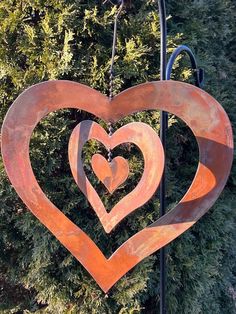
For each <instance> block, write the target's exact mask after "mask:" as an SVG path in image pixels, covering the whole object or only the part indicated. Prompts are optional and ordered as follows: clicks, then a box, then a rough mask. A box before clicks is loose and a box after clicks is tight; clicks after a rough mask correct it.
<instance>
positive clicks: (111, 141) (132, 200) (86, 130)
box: [69, 120, 165, 233]
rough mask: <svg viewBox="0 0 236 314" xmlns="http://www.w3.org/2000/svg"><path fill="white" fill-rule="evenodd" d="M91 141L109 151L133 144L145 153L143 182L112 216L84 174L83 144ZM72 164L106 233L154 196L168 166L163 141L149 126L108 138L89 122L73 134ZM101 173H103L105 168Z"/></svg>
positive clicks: (137, 126) (133, 126) (129, 126)
mask: <svg viewBox="0 0 236 314" xmlns="http://www.w3.org/2000/svg"><path fill="white" fill-rule="evenodd" d="M90 139H95V140H97V141H99V142H101V143H102V144H103V145H104V146H105V147H106V149H107V150H113V149H114V148H115V147H116V146H118V145H121V144H123V143H133V144H135V145H136V146H137V147H138V148H139V149H140V151H141V152H142V154H143V159H144V170H143V175H142V177H141V179H140V181H139V182H138V184H137V186H136V187H135V189H134V190H133V191H131V192H130V193H129V194H127V195H126V196H125V197H124V198H122V199H121V200H120V201H119V202H118V203H117V204H116V205H115V206H114V207H113V208H112V209H111V211H110V212H109V213H108V212H107V211H106V209H105V207H104V205H103V203H102V201H101V199H100V197H99V195H98V194H97V192H96V191H95V189H94V188H93V186H92V185H91V183H90V182H89V180H88V178H87V177H86V174H85V172H84V167H83V161H82V158H81V155H82V150H83V147H84V144H85V143H86V142H87V141H88V140H90ZM95 158H97V157H95ZM69 161H70V167H71V171H72V174H73V177H74V179H75V182H76V183H77V185H78V187H79V188H80V190H81V191H82V192H83V193H84V195H85V196H86V197H87V199H88V201H89V203H90V204H91V206H92V207H93V209H94V211H95V212H96V214H97V216H98V218H99V219H100V221H101V224H102V225H103V227H104V230H105V231H106V232H107V233H109V232H111V231H112V229H113V228H114V227H115V226H116V225H117V224H118V223H119V222H120V221H121V220H122V219H123V218H125V217H126V216H127V215H128V214H130V213H131V212H133V211H134V210H135V209H136V208H138V207H140V206H142V205H143V204H145V203H146V202H147V201H148V200H149V199H150V198H151V197H152V195H153V194H154V193H155V191H156V189H157V187H158V185H159V183H160V181H161V177H162V173H163V168H164V163H165V161H164V152H163V149H162V145H161V141H160V139H159V137H158V135H157V134H156V132H155V131H154V130H153V129H152V128H151V127H150V126H148V125H146V124H144V123H141V122H133V123H129V124H127V125H125V126H123V127H122V128H120V129H118V130H117V131H116V132H115V133H114V134H113V135H112V136H109V135H108V134H107V133H106V131H105V130H104V129H103V128H102V127H101V126H100V125H99V124H97V123H96V122H93V121H89V120H85V121H82V122H81V123H79V124H78V126H77V127H76V128H75V129H74V131H73V132H72V134H71V138H70V141H69ZM100 171H101V172H103V169H101V170H100ZM122 173H123V174H124V175H125V176H126V175H127V169H126V168H124V169H122ZM123 174H122V176H123Z"/></svg>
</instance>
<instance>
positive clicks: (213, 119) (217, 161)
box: [2, 81, 233, 292]
mask: <svg viewBox="0 0 236 314" xmlns="http://www.w3.org/2000/svg"><path fill="white" fill-rule="evenodd" d="M61 108H77V109H80V110H85V111H87V112H90V113H92V114H94V115H96V116H97V117H99V118H101V119H103V120H105V121H111V122H115V121H117V120H119V119H121V118H123V117H125V116H127V115H129V114H132V113H134V112H137V111H142V110H153V109H160V110H164V111H168V112H171V113H173V114H175V115H176V116H178V117H179V118H181V119H182V120H183V121H185V122H186V124H187V125H188V126H189V127H190V129H191V130H192V131H193V133H194V135H195V137H196V140H197V143H198V146H199V164H198V168H197V172H196V175H195V177H194V179H193V182H192V184H191V186H190V188H189V190H188V191H187V193H186V194H185V196H184V197H183V198H182V200H181V201H180V202H179V203H178V205H176V206H175V207H174V208H173V209H172V210H170V211H169V212H168V213H167V214H166V215H165V216H163V217H161V218H160V219H158V220H157V221H155V222H154V223H153V224H151V225H150V226H148V227H146V228H145V229H143V230H141V231H139V232H138V233H137V234H135V235H134V236H132V237H131V238H130V239H128V240H127V241H126V242H125V243H123V245H122V246H121V247H120V248H118V249H117V250H116V251H115V252H114V253H113V255H112V256H111V257H110V258H109V259H106V258H105V256H104V255H103V253H102V252H101V251H100V250H99V248H98V247H97V246H96V244H95V243H94V242H93V241H92V240H91V239H90V238H89V237H88V235H86V234H85V233H84V232H83V231H82V230H81V229H80V228H79V227H78V226H76V225H75V224H74V223H73V222H72V221H70V220H69V219H68V218H67V217H66V216H65V215H64V214H63V213H62V212H61V211H60V210H59V209H58V208H57V207H56V206H55V205H54V204H53V203H52V202H51V201H50V200H49V199H48V198H47V197H46V195H45V194H44V192H43V191H42V190H41V188H40V186H39V185H38V183H37V181H36V179H35V176H34V173H33V170H32V167H31V163H30V159H29V142H30V136H31V134H32V132H33V130H34V128H35V126H36V125H37V123H38V122H39V121H40V120H41V119H42V118H43V117H44V116H45V115H47V114H48V113H50V112H52V111H55V110H58V109H61ZM90 126H91V130H94V128H95V129H96V128H100V127H98V126H96V124H93V123H91V125H90ZM126 127H127V129H129V128H130V126H129V125H127V126H125V127H124V128H123V131H122V129H121V130H118V131H117V132H119V133H118V134H122V132H124V134H123V136H121V139H118V137H119V136H118V135H117V138H116V135H115V134H114V138H113V140H112V139H111V140H110V142H109V141H107V140H106V135H104V138H103V137H102V138H101V137H100V136H99V138H98V139H102V141H103V143H104V144H108V145H111V147H115V146H116V145H118V144H119V143H123V141H131V142H134V139H136V140H138V138H139V137H138V136H137V132H138V130H137V129H136V127H134V129H133V131H134V133H133V134H132V136H131V135H130V134H127V137H129V136H130V138H125V137H126V136H125V134H126V131H125V128H126ZM147 128H149V127H147ZM78 130H79V127H77V129H76V130H75V131H74V132H75V133H73V134H72V139H71V142H70V145H72V144H71V143H73V141H74V140H75V141H76V140H78V139H80V140H81V136H82V138H83V133H84V132H83V131H82V132H81V133H82V135H81V136H80V135H79V134H78V133H77V132H78ZM102 130H103V129H102V128H101V129H99V130H98V132H101V133H102V132H104V130H103V131H102ZM87 131H88V129H87V130H86V132H85V133H87ZM150 132H151V131H150ZM127 133H129V132H127ZM89 134H90V133H89ZM93 135H94V136H95V137H96V136H97V135H98V133H97V131H96V132H95V133H93ZM133 135H134V136H133ZM141 136H143V133H142V134H141ZM92 137H93V136H92ZM90 138H91V136H90ZM155 138H156V137H155ZM86 139H88V134H86V136H85V139H84V140H86ZM147 140H149V139H147ZM155 141H156V143H157V146H158V140H156V139H155V140H154V142H155ZM79 145H80V144H79ZM75 147H76V146H75ZM77 148H78V145H77ZM152 149H156V150H157V152H158V153H159V152H160V151H161V148H160V147H159V148H157V147H156V145H155V147H152ZM77 152H78V150H77V151H76V148H75V150H74V149H73V147H72V151H71V150H70V159H71V158H72V159H71V164H72V172H73V175H74V177H75V180H76V181H77V183H78V185H79V186H80V183H79V177H78V176H79V175H80V173H81V169H80V159H79V158H78V160H77V161H78V162H79V165H78V164H76V154H77ZM143 153H145V152H144V151H143ZM2 155H3V159H4V164H5V167H6V171H7V173H8V176H9V178H10V180H11V182H12V184H13V186H14V187H15V189H16V191H17V193H18V195H19V196H20V197H21V199H22V200H23V201H24V203H25V204H26V205H27V207H28V208H29V209H30V210H31V212H32V213H33V214H34V215H35V216H36V217H37V218H38V219H39V220H40V221H41V222H42V223H43V224H44V225H45V226H46V227H47V228H48V229H49V230H50V231H51V232H52V233H53V234H54V235H55V236H56V237H57V239H58V240H60V241H61V243H62V244H63V245H64V246H65V247H66V248H67V249H68V250H69V251H70V252H71V253H72V254H73V255H74V256H75V257H76V258H77V259H78V261H80V262H81V263H82V264H83V265H84V267H85V268H86V269H87V270H88V272H89V273H90V274H91V275H92V276H93V277H94V279H95V280H96V281H97V283H98V284H99V286H100V287H101V288H102V289H103V290H104V291H105V292H106V291H108V290H109V289H110V288H111V287H112V286H113V285H114V284H115V282H116V281H117V280H119V279H120V278H121V277H122V276H123V275H124V274H125V273H127V272H128V271H129V270H130V269H131V268H133V267H134V266H135V265H136V264H137V263H139V262H140V261H142V260H143V259H144V258H145V257H147V256H149V255H150V254H152V253H153V252H155V251H156V250H158V249H160V248H162V247H163V246H165V245H166V244H168V243H169V242H171V241H172V240H174V239H175V238H177V237H178V236H179V235H180V234H182V233H183V232H184V231H186V230H187V229H188V228H190V227H191V226H192V225H193V224H194V223H195V222H196V221H197V220H198V219H199V218H200V217H201V216H202V215H204V214H205V213H206V212H207V210H208V209H209V208H210V207H211V206H212V205H213V204H214V202H215V201H216V199H217V198H218V196H219V194H220V193H221V191H222V190H223V188H224V185H225V183H226V180H227V177H228V175H229V172H230V168H231V164H232V156H233V141H232V130H231V126H230V122H229V119H228V117H227V115H226V113H225V111H224V110H223V108H222V107H221V106H220V105H219V104H218V102H217V101H216V100H215V99H214V98H213V97H211V96H210V95H209V94H207V93H206V92H204V91H202V90H200V89H198V88H197V87H194V86H191V85H188V84H186V83H180V82H174V81H166V82H151V83H146V84H142V85H139V86H136V87H133V88H131V89H128V90H126V91H124V92H122V93H121V94H119V95H118V96H116V97H114V99H113V100H111V101H109V99H108V98H107V97H106V96H104V95H102V94H101V93H99V92H98V91H95V90H93V89H91V88H89V87H87V86H84V85H81V84H78V83H73V82H69V81H51V82H46V83H41V84H38V85H35V86H33V87H30V88H29V89H28V90H26V91H25V92H23V93H22V94H21V95H20V96H19V97H18V98H17V99H16V101H15V102H14V104H13V105H12V106H11V108H10V110H9V112H8V113H7V116H6V118H5V121H4V124H3V128H2ZM148 157H149V156H147V158H148ZM156 157H157V158H160V159H159V160H157V163H161V162H162V158H163V156H162V155H160V156H156ZM163 160H164V159H163ZM74 166H75V168H74V169H73V167H74ZM95 168H96V166H95ZM161 169H162V166H159V170H160V173H161ZM156 170H157V169H156ZM160 173H159V175H160ZM121 181H122V180H121ZM157 182H158V179H157V181H156V182H155V184H156V185H157ZM137 187H138V186H137ZM80 188H81V186H80ZM153 190H154V188H153ZM82 191H83V188H82ZM83 192H85V191H83ZM152 192H153V191H152ZM151 194H152V193H150V195H151ZM93 197H94V195H93ZM90 202H91V200H90ZM141 203H142V202H140V203H139V204H138V206H141ZM130 205H131V206H132V204H130ZM135 207H136V206H134V207H133V209H132V210H134V208H135ZM94 209H95V210H96V211H97V208H94ZM113 210H114V209H113ZM132 210H130V208H129V210H128V211H127V212H126V213H125V212H123V213H122V217H120V218H121V219H122V218H124V217H125V215H126V214H129V213H130V212H131V211H132ZM79 213H80V212H79V211H78V214H79ZM97 213H98V215H100V214H99V211H97ZM103 214H105V216H106V212H104V211H102V215H103ZM121 219H118V220H117V221H116V222H115V223H114V224H113V225H112V226H107V229H108V231H109V230H110V228H112V227H114V226H115V225H116V223H117V222H118V221H120V220H121ZM100 220H101V221H102V217H100ZM102 222H103V221H102Z"/></svg>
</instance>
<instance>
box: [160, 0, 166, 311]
mask: <svg viewBox="0 0 236 314" xmlns="http://www.w3.org/2000/svg"><path fill="white" fill-rule="evenodd" d="M158 7H159V19H160V31H161V57H160V75H161V77H160V79H161V81H163V80H166V63H167V56H166V37H167V25H166V8H165V1H164V0H158ZM167 123H168V113H167V112H164V111H161V116H160V138H161V141H162V145H163V149H164V152H165V151H166V129H167ZM165 194H166V186H165V169H164V172H163V176H162V180H161V183H160V215H161V216H163V215H165V212H166V201H165ZM160 314H166V256H165V248H162V249H161V250H160Z"/></svg>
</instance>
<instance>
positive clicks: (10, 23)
mask: <svg viewBox="0 0 236 314" xmlns="http://www.w3.org/2000/svg"><path fill="white" fill-rule="evenodd" d="M167 10H168V14H169V15H168V47H169V48H168V53H171V52H172V51H173V49H174V48H175V47H176V46H177V45H179V44H182V43H184V44H188V45H189V46H190V47H191V48H192V49H193V51H194V53H195V54H196V55H197V58H198V61H199V65H200V66H201V67H203V68H204V70H205V73H206V82H205V89H206V90H207V91H208V92H210V93H211V94H212V95H213V96H214V97H215V98H216V99H217V100H218V101H219V102H220V103H222V105H223V106H224V108H225V110H226V111H227V113H228V114H229V116H230V119H231V121H232V124H233V125H234V126H235V125H236V107H235V100H236V88H235V73H236V66H235V61H236V58H235V51H236V49H235V48H236V41H235V38H236V29H235V12H236V7H235V1H234V0H224V1H222V0H202V1H189V0H180V1H177V0H169V1H167ZM114 14H115V10H114V9H112V6H111V5H109V4H108V3H107V4H106V5H105V4H104V5H103V4H102V1H95V0H90V1H80V0H67V1H63V0H34V1H30V0H21V1H15V0H1V2H0V80H1V84H0V104H1V105H0V117H1V120H2V119H3V117H4V115H5V113H6V111H7V109H8V108H9V106H10V105H11V103H12V101H13V100H14V99H15V98H16V96H17V95H19V93H20V92H22V91H23V90H24V89H25V88H26V87H28V86H30V85H32V84H35V83H37V82H40V81H44V80H50V79H70V80H73V81H78V82H81V83H84V84H87V85H89V86H92V87H94V88H96V89H98V90H100V91H102V92H104V93H108V70H109V64H110V63H109V62H110V55H111V42H112V28H113V19H114ZM159 39H160V32H159V19H158V12H157V5H156V3H155V1H151V0H148V1H139V0H136V1H133V4H132V5H131V6H130V7H128V8H126V10H125V11H124V12H123V13H122V16H121V19H120V24H119V34H118V50H117V57H116V65H115V71H116V78H115V91H116V92H119V91H121V90H124V89H125V88H128V87H130V86H133V85H136V84H138V83H142V82H146V81H150V80H157V79H159V51H160V43H159ZM173 79H177V80H184V81H188V82H192V73H191V71H190V70H189V61H188V60H187V58H185V57H181V58H179V59H178V61H177V63H176V64H175V70H174V74H173ZM85 118H91V117H90V116H89V115H88V114H86V113H84V112H78V111H75V110H61V111H59V112H55V113H53V114H51V115H50V116H48V117H47V118H45V119H44V120H43V121H42V122H41V123H40V124H39V125H38V127H37V129H36V130H35V132H34V134H33V136H32V141H31V160H32V164H33V168H34V170H35V173H36V176H37V178H38V180H39V182H40V184H41V186H42V187H43V189H44V190H45V192H46V193H47V194H48V195H49V198H50V199H51V200H53V201H54V202H55V204H56V205H58V206H60V208H61V209H62V211H63V212H64V213H65V214H66V215H67V216H68V217H70V218H71V219H72V220H73V221H74V222H76V224H78V225H79V226H81V228H83V230H85V231H86V232H87V233H88V234H89V235H90V236H91V238H92V239H93V240H94V241H96V243H97V244H98V245H99V247H100V248H101V249H103V250H106V252H107V254H108V255H109V254H110V253H111V252H112V251H114V250H115V248H116V247H118V246H119V245H120V244H121V243H123V242H124V241H125V240H126V239H127V238H128V237H129V236H130V235H131V234H134V233H135V232H137V231H138V230H140V229H142V228H143V227H145V226H146V225H148V224H150V223H151V222H152V221H154V220H155V219H156V218H157V217H158V214H159V202H158V198H157V197H155V198H153V199H152V200H151V201H150V202H149V203H148V206H144V207H143V208H141V209H139V210H137V211H136V212H135V213H134V214H132V215H130V217H128V218H126V219H125V220H124V221H123V222H122V223H121V224H120V226H119V227H118V228H117V229H116V230H115V231H114V232H113V233H112V236H111V237H109V236H107V235H106V234H105V233H104V231H103V229H102V227H101V226H100V224H99V221H98V219H97V218H96V216H95V214H94V212H93V210H91V208H90V206H89V204H88V203H87V201H86V200H85V199H84V197H83V196H82V195H81V193H80V192H79V191H78V188H77V186H76V185H75V183H74V182H73V179H72V178H71V174H70V169H69V164H68V160H67V144H68V138H69V136H70V134H71V131H72V129H73V128H74V126H75V125H76V124H77V123H78V122H79V121H81V120H83V119H85ZM128 121H144V122H146V123H148V124H150V125H151V126H152V127H153V128H154V129H156V130H157V131H158V129H159V125H158V121H159V113H158V112H148V113H139V114H136V115H133V116H130V117H127V118H125V119H123V120H122V121H121V123H119V124H117V125H115V126H114V127H115V128H118V127H119V126H120V125H121V124H125V123H127V122H128ZM167 142H168V143H167V145H168V152H167V156H166V158H167V187H168V189H167V201H168V208H171V207H172V206H173V204H175V203H176V202H178V201H179V200H180V198H181V197H182V196H183V194H184V193H185V192H186V190H187V188H188V186H189V184H190V182H191V180H192V178H193V175H194V172H195V170H196V164H197V160H198V150H197V146H196V142H195V140H194V138H193V135H192V134H191V133H190V131H189V130H188V128H187V127H186V126H185V125H184V124H183V123H182V122H181V121H178V119H176V117H174V116H171V117H170V123H169V129H168V141H167ZM98 149H101V150H102V147H99V145H98V144H96V143H93V142H90V143H88V144H87V145H86V146H85V148H84V156H85V157H84V158H85V164H86V171H87V174H88V176H89V177H90V179H91V181H92V183H93V185H94V186H96V189H97V190H98V191H99V194H100V195H105V196H103V200H104V203H105V204H106V207H107V208H110V207H111V206H112V204H113V203H114V201H115V200H117V199H119V198H121V197H122V196H123V195H124V194H125V193H126V192H127V191H128V189H132V188H133V187H134V185H135V182H136V181H137V180H138V178H139V177H140V174H141V172H142V167H143V163H142V160H141V158H140V153H139V151H137V150H136V149H135V147H133V146H125V147H123V148H122V150H121V151H120V153H121V154H122V155H124V156H126V157H127V158H128V159H129V164H130V167H131V173H132V176H131V178H130V179H129V186H128V187H126V189H125V191H124V190H122V189H121V190H119V192H117V193H116V195H115V198H109V197H108V195H107V194H106V193H105V190H104V188H103V187H102V186H101V184H99V182H98V181H97V180H96V178H95V177H94V176H93V175H92V173H91V168H90V163H89V159H90V157H91V156H92V154H93V153H95V152H96V151H97V150H98ZM0 185H1V188H0V195H1V200H0V205H1V206H0V229H1V235H0V248H1V250H0V313H52V314H59V313H68V314H69V313H71V314H72V313H86V314H87V313H102V314H103V313H104V314H105V313H120V314H121V313H158V303H159V298H158V295H159V265H158V263H159V254H158V253H157V254H155V255H153V256H151V257H149V258H147V259H146V260H144V261H143V262H142V263H140V264H139V265H138V266H137V267H135V269H134V270H132V271H130V272H129V273H128V274H127V275H126V276H125V277H124V278H123V279H121V280H120V281H119V282H118V283H117V284H116V285H115V286H114V287H113V288H112V290H111V292H110V294H109V296H108V297H106V296H104V294H103V292H102V291H101V290H100V289H99V288H98V286H97V285H96V283H95V282H94V280H93V279H92V278H91V277H90V276H89V275H88V273H87V272H86V271H85V270H84V269H83V267H82V266H81V265H80V264H79V263H78V262H77V261H76V260H75V258H73V257H72V256H71V255H70V254H69V253H68V251H67V250H66V249H64V248H63V247H62V246H61V245H60V243H59V242H58V241H57V240H56V239H55V238H54V237H53V236H52V235H51V234H50V233H49V232H48V231H47V230H46V228H44V227H43V226H42V225H41V224H40V223H39V222H38V221H37V219H36V218H34V217H33V215H32V214H31V213H30V212H29V211H28V210H27V209H26V208H25V206H24V205H23V204H22V202H21V201H20V200H19V198H18V197H17V195H16V194H15V192H14V189H13V188H12V187H11V185H10V184H9V181H8V179H7V177H6V174H5V171H4V168H3V165H2V161H1V163H0ZM235 187H236V168H235V166H234V167H233V169H232V173H231V177H230V179H229V181H228V185H227V187H226V189H225V191H224V193H223V194H222V195H221V197H220V199H219V200H218V201H217V203H216V205H215V206H214V208H212V209H211V210H210V211H209V212H208V214H206V215H205V216H204V217H203V218H202V219H201V220H200V221H199V222H198V223H197V224H196V225H195V226H194V227H193V228H192V229H191V230H190V231H188V232H186V233H185V234H184V235H182V236H181V237H180V238H179V239H177V240H176V241H174V242H173V243H172V244H171V245H169V246H168V249H167V251H168V256H167V260H168V289H167V304H168V313H170V314H176V313H181V314H190V313H193V314H198V313H208V314H211V313H214V314H224V313H225V314H228V313H236V308H235V304H234V302H235V300H234V298H235V294H236V292H235V291H236V267H235V259H236V250H235V241H236V231H235V230H236V228H235V220H236V211H235V209H236V193H235Z"/></svg>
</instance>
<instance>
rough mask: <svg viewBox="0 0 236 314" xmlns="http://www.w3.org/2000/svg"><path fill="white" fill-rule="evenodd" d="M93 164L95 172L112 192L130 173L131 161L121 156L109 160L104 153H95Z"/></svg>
mask: <svg viewBox="0 0 236 314" xmlns="http://www.w3.org/2000/svg"><path fill="white" fill-rule="evenodd" d="M91 165H92V169H93V172H94V173H95V175H96V176H97V177H98V179H99V180H100V181H101V182H102V183H103V184H104V185H105V187H106V188H107V190H108V191H109V193H110V194H112V193H113V192H114V191H115V190H116V189H117V188H118V187H119V186H120V185H121V184H123V183H124V182H125V181H126V179H127V178H128V175H129V163H128V161H127V160H126V159H124V158H123V157H121V156H118V157H115V158H113V159H112V160H111V162H108V161H107V160H106V159H105V158H104V157H103V156H102V155H100V154H95V155H93V157H92V160H91Z"/></svg>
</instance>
